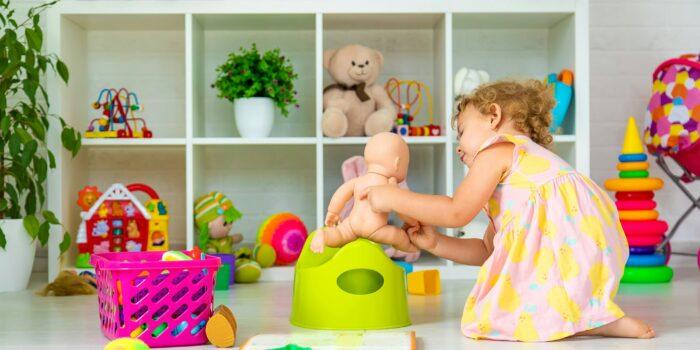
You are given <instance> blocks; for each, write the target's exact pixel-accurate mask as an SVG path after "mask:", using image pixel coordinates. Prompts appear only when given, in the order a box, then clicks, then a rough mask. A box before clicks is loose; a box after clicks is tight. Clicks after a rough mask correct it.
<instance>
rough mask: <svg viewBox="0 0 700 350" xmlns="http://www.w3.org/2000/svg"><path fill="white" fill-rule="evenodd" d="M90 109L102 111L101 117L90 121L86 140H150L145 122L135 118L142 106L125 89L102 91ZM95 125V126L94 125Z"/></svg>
mask: <svg viewBox="0 0 700 350" xmlns="http://www.w3.org/2000/svg"><path fill="white" fill-rule="evenodd" d="M92 108H94V109H96V110H99V109H102V116H101V117H99V118H95V119H93V120H91V121H90V124H89V125H88V129H87V131H86V132H85V137H87V138H151V137H153V132H152V131H151V130H149V129H148V127H147V126H146V121H145V120H144V119H143V118H141V117H137V116H136V114H135V113H136V112H137V111H142V110H143V106H142V105H141V104H140V103H139V99H138V97H137V96H136V94H135V93H133V92H129V90H127V89H125V88H120V89H119V90H117V89H114V88H109V89H102V90H101V91H100V93H99V95H97V100H96V101H95V102H93V104H92ZM96 124H97V125H96Z"/></svg>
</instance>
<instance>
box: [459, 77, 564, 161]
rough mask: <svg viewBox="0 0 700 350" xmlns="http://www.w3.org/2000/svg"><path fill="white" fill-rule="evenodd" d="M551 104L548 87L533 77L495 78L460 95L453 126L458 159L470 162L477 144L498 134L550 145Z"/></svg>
mask: <svg viewBox="0 0 700 350" xmlns="http://www.w3.org/2000/svg"><path fill="white" fill-rule="evenodd" d="M554 104H555V101H554V97H553V95H552V91H551V90H550V88H549V87H547V85H546V84H544V83H543V82H541V81H539V80H534V79H530V80H526V81H523V82H517V81H505V80H501V81H496V82H492V83H488V84H484V85H481V86H479V87H478V88H476V89H475V90H474V91H473V92H472V93H471V94H469V95H462V96H459V97H458V100H457V113H456V114H455V115H454V116H453V118H452V126H453V127H454V128H456V130H457V141H458V142H459V147H458V148H457V153H458V154H459V156H460V159H461V160H462V162H463V163H466V164H467V165H470V163H471V161H472V160H473V159H474V156H475V155H476V153H477V152H478V151H479V147H481V145H483V144H484V142H486V140H488V139H489V138H490V137H493V136H494V135H497V134H501V133H507V134H522V135H526V136H528V137H530V139H532V141H534V142H536V143H538V144H540V145H543V146H547V145H549V144H550V143H551V142H552V135H550V133H549V124H551V122H552V114H551V112H552V108H553V107H554Z"/></svg>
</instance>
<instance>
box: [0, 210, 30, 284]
mask: <svg viewBox="0 0 700 350" xmlns="http://www.w3.org/2000/svg"><path fill="white" fill-rule="evenodd" d="M0 228H2V232H4V233H5V238H6V239H7V245H6V246H5V249H2V248H0V292H16V291H20V290H24V289H26V288H27V284H28V283H29V276H31V274H32V266H33V265H34V254H35V253H36V240H32V239H31V237H29V235H28V234H27V231H26V230H25V229H24V225H22V220H21V219H12V220H4V219H3V220H0Z"/></svg>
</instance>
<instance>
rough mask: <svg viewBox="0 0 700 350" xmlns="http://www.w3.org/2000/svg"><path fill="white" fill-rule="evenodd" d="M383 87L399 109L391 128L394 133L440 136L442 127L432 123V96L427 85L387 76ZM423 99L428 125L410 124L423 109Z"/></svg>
mask: <svg viewBox="0 0 700 350" xmlns="http://www.w3.org/2000/svg"><path fill="white" fill-rule="evenodd" d="M384 89H385V90H386V92H387V94H388V95H389V97H390V98H391V101H392V102H394V104H395V105H396V107H398V109H399V113H398V114H397V116H396V121H395V125H394V128H393V130H392V131H393V132H394V133H396V134H399V135H401V136H440V134H441V133H442V129H441V128H440V126H439V125H436V124H434V123H433V96H432V95H431V94H430V88H429V87H428V86H427V85H425V84H424V83H423V82H420V81H418V80H400V79H397V78H389V80H387V82H386V84H385V85H384ZM402 95H403V98H402ZM424 99H425V100H427V103H428V125H423V126H414V125H411V123H412V122H413V120H414V119H415V117H416V116H418V115H419V114H420V112H421V110H422V109H423V103H424V101H423V100H424Z"/></svg>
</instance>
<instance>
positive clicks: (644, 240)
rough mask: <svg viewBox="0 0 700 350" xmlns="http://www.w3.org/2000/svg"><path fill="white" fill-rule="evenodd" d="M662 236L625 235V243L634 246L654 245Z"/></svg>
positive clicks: (661, 239) (659, 241) (662, 238)
mask: <svg viewBox="0 0 700 350" xmlns="http://www.w3.org/2000/svg"><path fill="white" fill-rule="evenodd" d="M663 240H664V236H627V243H628V244H629V245H634V246H656V245H657V244H659V243H661V241H663Z"/></svg>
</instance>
